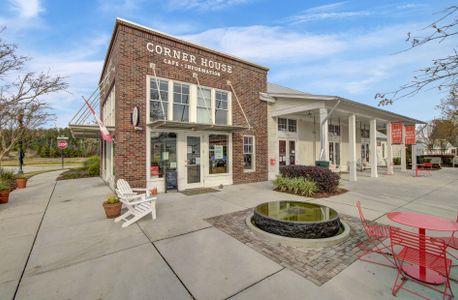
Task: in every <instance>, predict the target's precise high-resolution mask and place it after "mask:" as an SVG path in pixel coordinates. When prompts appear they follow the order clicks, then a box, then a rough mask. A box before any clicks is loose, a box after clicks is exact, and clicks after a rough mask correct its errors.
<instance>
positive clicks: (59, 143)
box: [57, 136, 68, 169]
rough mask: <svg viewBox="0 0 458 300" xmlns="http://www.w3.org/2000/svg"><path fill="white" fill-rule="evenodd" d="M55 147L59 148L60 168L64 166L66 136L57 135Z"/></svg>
mask: <svg viewBox="0 0 458 300" xmlns="http://www.w3.org/2000/svg"><path fill="white" fill-rule="evenodd" d="M57 147H58V148H59V149H60V157H61V160H62V169H63V168H64V150H65V149H67V147H68V137H66V136H58V137H57Z"/></svg>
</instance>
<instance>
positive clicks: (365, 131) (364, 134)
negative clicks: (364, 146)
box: [361, 128, 369, 139]
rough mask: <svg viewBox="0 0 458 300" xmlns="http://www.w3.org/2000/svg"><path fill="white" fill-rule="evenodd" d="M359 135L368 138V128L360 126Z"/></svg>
mask: <svg viewBox="0 0 458 300" xmlns="http://www.w3.org/2000/svg"><path fill="white" fill-rule="evenodd" d="M361 137H362V138H366V139H368V138H369V129H363V128H361Z"/></svg>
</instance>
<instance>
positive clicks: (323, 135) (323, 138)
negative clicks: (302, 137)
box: [320, 108, 329, 160]
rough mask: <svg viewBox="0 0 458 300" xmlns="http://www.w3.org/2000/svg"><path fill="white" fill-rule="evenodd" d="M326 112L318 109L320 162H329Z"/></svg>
mask: <svg viewBox="0 0 458 300" xmlns="http://www.w3.org/2000/svg"><path fill="white" fill-rule="evenodd" d="M327 116H328V110H327V109H326V108H320V160H329V139H328V119H327Z"/></svg>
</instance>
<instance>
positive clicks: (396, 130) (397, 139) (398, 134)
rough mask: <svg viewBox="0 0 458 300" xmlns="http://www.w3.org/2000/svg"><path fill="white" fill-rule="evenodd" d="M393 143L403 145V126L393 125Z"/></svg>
mask: <svg viewBox="0 0 458 300" xmlns="http://www.w3.org/2000/svg"><path fill="white" fill-rule="evenodd" d="M391 143H392V144H402V124H400V123H398V124H391Z"/></svg>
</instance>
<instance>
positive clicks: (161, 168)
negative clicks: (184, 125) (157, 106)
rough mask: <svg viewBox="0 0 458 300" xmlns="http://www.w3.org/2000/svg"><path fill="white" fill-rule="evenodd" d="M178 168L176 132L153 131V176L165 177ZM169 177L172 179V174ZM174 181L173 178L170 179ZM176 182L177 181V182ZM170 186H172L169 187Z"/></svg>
mask: <svg viewBox="0 0 458 300" xmlns="http://www.w3.org/2000/svg"><path fill="white" fill-rule="evenodd" d="M176 169H177V136H176V134H175V133H168V132H153V133H151V166H150V174H151V178H164V174H165V173H175V174H176ZM167 178H169V179H170V176H168V177H167ZM169 181H172V180H169ZM175 184H176V183H175ZM169 188H170V187H169Z"/></svg>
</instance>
